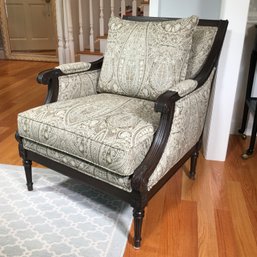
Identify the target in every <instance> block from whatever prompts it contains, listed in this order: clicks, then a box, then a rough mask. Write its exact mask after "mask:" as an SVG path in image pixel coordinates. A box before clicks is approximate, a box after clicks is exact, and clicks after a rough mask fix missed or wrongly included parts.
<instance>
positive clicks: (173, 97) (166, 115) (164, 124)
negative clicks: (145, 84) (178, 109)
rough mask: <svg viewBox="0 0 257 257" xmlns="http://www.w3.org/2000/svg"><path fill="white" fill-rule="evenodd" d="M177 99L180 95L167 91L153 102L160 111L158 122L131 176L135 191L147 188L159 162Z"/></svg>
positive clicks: (142, 190)
mask: <svg viewBox="0 0 257 257" xmlns="http://www.w3.org/2000/svg"><path fill="white" fill-rule="evenodd" d="M178 99H180V96H179V95H178V93H177V92H174V91H167V92H165V93H163V94H162V95H160V96H159V97H158V99H157V101H156V103H155V111H156V112H161V118H160V124H159V127H158V129H157V131H156V133H155V135H154V138H153V142H152V144H151V147H150V149H149V151H148V153H147V154H146V157H145V159H144V160H143V161H142V163H141V164H140V165H139V166H138V167H137V169H136V170H135V171H134V174H133V176H132V179H131V185H132V188H133V190H135V191H139V192H144V191H146V190H147V184H148V180H149V178H150V176H151V175H152V173H153V171H154V170H155V168H156V166H157V164H158V163H159V161H160V159H161V156H162V153H163V151H164V148H165V146H166V144H167V141H168V138H169V135H170V130H171V125H172V121H173V116H174V110H175V103H176V101H177V100H178Z"/></svg>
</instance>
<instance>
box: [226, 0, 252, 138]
mask: <svg viewBox="0 0 257 257" xmlns="http://www.w3.org/2000/svg"><path fill="white" fill-rule="evenodd" d="M255 24H257V0H251V1H250V7H249V13H248V22H247V28H246V34H245V40H244V47H243V54H242V60H241V67H240V73H239V79H238V88H237V93H236V100H235V105H234V111H233V118H232V125H231V129H230V133H231V134H236V133H237V132H238V129H239V128H240V127H241V121H242V116H243V106H244V101H245V94H246V87H247V80H248V71H249V66H250V59H251V53H252V49H253V47H254V44H255V37H256V34H257V33H256V32H257V31H256V28H255ZM252 96H253V97H257V68H256V70H255V76H254V82H253V90H252ZM252 125H253V115H252V114H251V113H250V115H249V119H248V122H247V128H246V131H245V133H246V134H247V135H250V134H251V130H252Z"/></svg>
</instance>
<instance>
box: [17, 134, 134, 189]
mask: <svg viewBox="0 0 257 257" xmlns="http://www.w3.org/2000/svg"><path fill="white" fill-rule="evenodd" d="M22 143H23V147H24V148H25V149H26V150H30V151H32V152H35V153H38V154H40V155H41V156H44V157H47V158H48V159H51V160H53V161H56V162H58V163H61V164H63V165H65V166H68V167H70V168H72V169H74V170H77V171H78V172H81V173H84V174H87V175H89V176H91V177H93V178H96V179H100V180H102V181H104V182H106V183H109V184H111V185H113V186H115V187H118V188H120V189H122V190H125V191H127V192H131V191H132V188H131V178H130V176H120V175H118V174H115V173H113V172H110V171H108V170H105V169H103V168H100V167H97V166H95V165H92V164H89V163H88V162H86V161H84V160H81V159H79V158H76V157H74V156H71V155H68V154H66V153H63V152H60V151H57V150H55V149H53V148H50V147H46V146H44V145H40V144H38V143H35V142H32V141H30V140H27V139H23V142H22Z"/></svg>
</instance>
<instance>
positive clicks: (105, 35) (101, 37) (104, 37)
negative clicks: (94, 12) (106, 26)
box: [96, 34, 108, 40]
mask: <svg viewBox="0 0 257 257" xmlns="http://www.w3.org/2000/svg"><path fill="white" fill-rule="evenodd" d="M107 37H108V34H104V36H98V37H96V39H97V40H99V39H107Z"/></svg>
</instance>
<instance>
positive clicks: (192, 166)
mask: <svg viewBox="0 0 257 257" xmlns="http://www.w3.org/2000/svg"><path fill="white" fill-rule="evenodd" d="M198 156H199V151H195V152H194V153H193V155H192V156H191V163H190V172H189V178H190V179H195V174H196V164H197V159H198Z"/></svg>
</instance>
